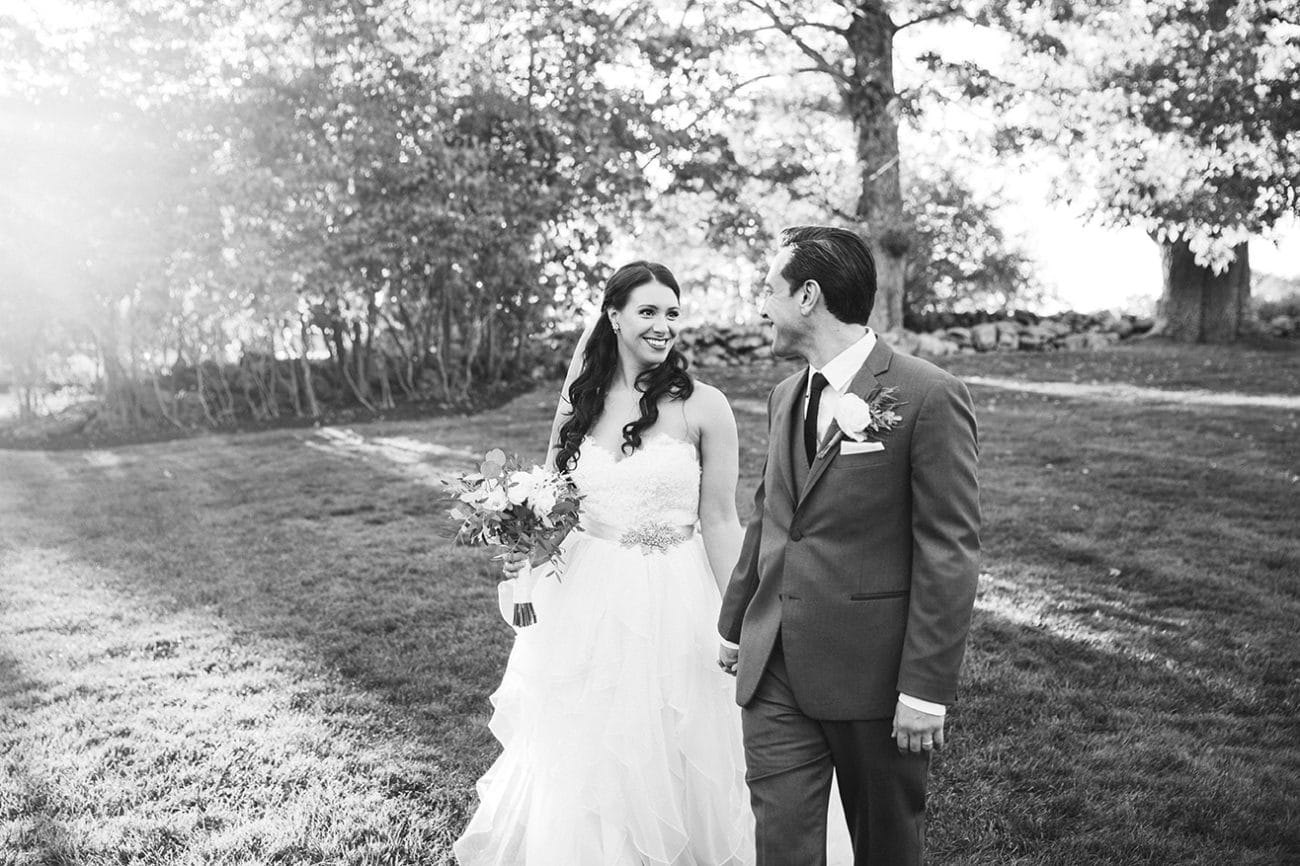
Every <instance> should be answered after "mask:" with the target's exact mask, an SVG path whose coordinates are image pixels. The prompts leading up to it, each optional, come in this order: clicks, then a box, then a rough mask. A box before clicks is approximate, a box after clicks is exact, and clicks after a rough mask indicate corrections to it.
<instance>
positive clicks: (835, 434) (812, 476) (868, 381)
mask: <svg viewBox="0 0 1300 866" xmlns="http://www.w3.org/2000/svg"><path fill="white" fill-rule="evenodd" d="M893 359H894V350H893V349H891V348H889V346H888V345H887V344H886V343H885V341H884V340H882V339H880V338H879V337H877V339H876V346H875V348H874V349H872V350H871V354H870V355H868V356H867V360H866V362H865V363H864V364H863V365H862V367H861V368H860V369H859V370H858V372H857V375H855V376H854V377H853V381H852V382H850V383H849V388H848V391H847V392H846V393H848V394H856V395H858V396H859V397H861V398H862V399H863V400H865V399H867V397H868V396H869V395H870V394H871V392H873V391H875V390H876V389H877V388H879V387H880V380H879V379H878V378H876V377H877V376H879V375H881V374H882V373H884V372H885V371H887V370H888V369H889V364H890V362H891V361H893ZM843 438H844V431H842V430H840V425H839V424H836V423H835V422H834V421H831V426H830V429H828V430H827V431H826V438H825V439H824V440H823V441H822V444H821V446H820V447H819V448H818V449H817V454H816V456H815V457H813V464H812V468H811V469H810V470H809V471H808V478H807V479H805V481H804V483H803V489H802V490H800V491H799V499H798V501H799V502H803V501H804V500H805V499H807V498H808V494H809V493H811V492H812V489H813V487H814V486H815V485H816V484H817V480H818V479H819V478H821V477H822V474H823V473H824V472H825V471H826V467H827V466H829V465H830V462H831V460H832V459H834V457H835V453H836V449H837V448H838V446H839V443H840V440H841V439H843Z"/></svg>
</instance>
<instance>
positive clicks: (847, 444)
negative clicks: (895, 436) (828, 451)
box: [840, 439, 885, 454]
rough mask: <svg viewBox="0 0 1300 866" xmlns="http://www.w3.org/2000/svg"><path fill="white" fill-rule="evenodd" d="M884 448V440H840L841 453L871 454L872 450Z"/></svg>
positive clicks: (882, 449)
mask: <svg viewBox="0 0 1300 866" xmlns="http://www.w3.org/2000/svg"><path fill="white" fill-rule="evenodd" d="M884 450H885V443H884V442H854V441H853V440H851V439H845V440H844V441H842V442H840V453H841V454H870V453H871V452H872V451H884Z"/></svg>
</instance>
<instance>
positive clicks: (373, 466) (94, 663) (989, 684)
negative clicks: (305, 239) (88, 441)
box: [0, 343, 1300, 866]
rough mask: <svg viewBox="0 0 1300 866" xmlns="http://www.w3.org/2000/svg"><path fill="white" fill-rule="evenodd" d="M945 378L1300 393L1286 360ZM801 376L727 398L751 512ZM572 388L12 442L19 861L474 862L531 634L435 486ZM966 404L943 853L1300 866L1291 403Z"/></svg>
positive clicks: (6, 823) (1115, 360)
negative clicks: (961, 598)
mask: <svg viewBox="0 0 1300 866" xmlns="http://www.w3.org/2000/svg"><path fill="white" fill-rule="evenodd" d="M1207 360H1209V361H1210V362H1211V363H1210V364H1206V363H1205V362H1206V361H1207ZM950 366H951V367H952V368H953V369H954V370H956V371H957V372H959V373H961V374H964V375H970V376H987V377H998V378H1016V379H1022V380H1040V381H1041V380H1047V381H1063V382H1088V383H1093V382H1100V383H1108V382H1113V383H1117V384H1138V385H1142V386H1143V387H1152V388H1165V387H1173V388H1201V389H1211V390H1220V391H1234V392H1242V393H1249V394H1290V395H1295V396H1300V353H1298V352H1295V351H1271V352H1270V351H1256V350H1249V349H1234V350H1210V351H1208V352H1206V351H1203V350H1195V349H1187V348H1181V347H1171V346H1167V345H1163V344H1158V343H1154V344H1146V345H1136V346H1125V347H1122V348H1118V349H1114V350H1111V351H1107V352H1097V353H1077V354H1076V353H1068V354H1067V353H1062V354H1058V355H1048V356H1034V355H1005V356H991V357H990V356H979V357H962V358H958V359H954V360H952V361H951V362H950ZM790 369H791V368H789V367H772V368H763V369H761V370H758V371H739V370H726V371H719V372H713V371H706V372H705V373H704V374H703V378H705V379H706V380H711V381H714V382H715V383H717V384H719V385H721V386H722V387H724V389H725V390H726V391H727V392H728V394H729V395H731V397H732V399H733V403H734V405H735V406H736V409H737V418H738V420H739V422H740V426H741V432H742V449H743V454H742V472H743V478H742V482H741V489H740V491H739V493H738V498H739V501H740V503H741V512H742V514H745V513H747V512H748V510H749V501H750V497H751V495H752V492H753V488H754V485H755V482H756V475H757V473H758V471H759V468H760V467H761V464H762V459H763V449H764V439H765V435H766V429H765V421H764V418H763V414H762V411H763V403H764V398H765V396H766V393H767V390H768V388H770V386H771V384H772V383H773V382H775V381H776V380H778V379H779V378H780V377H781V376H783V375H784V374H785V373H787V372H788V371H789V370H790ZM1162 370H1164V371H1167V372H1168V376H1166V377H1163V378H1162V376H1161V371H1162ZM1197 370H1201V371H1203V372H1204V375H1203V376H1199V377H1198V376H1197V375H1196V371H1197ZM1265 379H1266V380H1267V381H1266V382H1264V380H1265ZM1262 383H1263V384H1262ZM552 390H553V388H543V389H541V390H539V391H538V392H536V393H533V394H529V395H526V396H524V397H521V398H518V399H516V400H515V401H513V402H512V403H511V404H509V405H507V406H505V407H502V408H501V409H498V410H494V411H492V412H489V413H485V414H483V415H480V416H478V417H474V418H460V419H456V418H448V419H438V420H431V421H426V422H402V423H392V424H374V425H358V426H355V427H352V428H349V429H347V430H337V429H335V430H329V429H326V430H318V431H314V430H300V431H292V432H288V431H286V432H273V433H264V434H256V435H248V436H239V437H210V438H205V439H200V440H189V441H182V442H173V443H163V444H155V445H146V446H135V447H129V448H121V449H117V450H114V451H110V452H103V451H100V452H60V453H17V452H5V453H0V863H4V864H10V863H13V864H27V863H31V864H36V863H40V864H47V863H48V864H74V863H75V864H108V863H114V864H118V863H358V864H359V863H375V864H380V863H383V864H389V863H430V864H434V863H449V862H451V858H450V843H451V840H452V839H454V838H455V836H456V834H457V833H458V832H459V830H460V828H461V827H462V826H463V824H464V822H465V820H466V819H467V817H468V814H469V812H470V810H471V809H472V808H473V803H474V792H473V784H474V781H475V779H476V778H477V777H478V776H479V775H480V774H481V773H482V772H483V770H484V769H486V767H487V765H488V764H489V763H490V762H491V760H492V758H493V757H494V755H495V752H496V744H495V742H494V741H493V739H492V737H491V734H490V733H489V732H488V731H487V729H486V721H487V718H488V713H489V711H490V706H489V704H488V700H487V696H488V695H489V694H490V693H491V691H492V690H493V689H494V688H495V686H496V683H497V680H498V678H499V676H500V671H501V668H502V665H503V663H504V660H505V656H506V654H507V653H508V651H509V645H510V637H511V635H510V631H509V629H508V628H507V627H506V626H505V625H504V623H502V621H501V620H500V617H499V615H498V614H497V613H496V610H495V586H494V574H495V568H494V566H493V564H492V563H491V562H489V561H488V559H487V555H486V553H485V552H484V551H481V550H466V549H462V548H453V547H450V546H449V545H448V543H447V541H446V540H445V539H444V538H442V537H441V535H440V531H441V529H442V528H443V527H444V525H445V518H444V511H443V507H442V505H441V503H440V496H441V491H440V489H439V487H438V485H437V478H438V477H439V475H440V474H441V473H444V472H447V471H453V470H457V469H463V468H466V467H468V466H469V465H470V461H471V458H472V455H473V454H475V453H481V452H482V451H483V450H485V449H486V448H488V447H492V446H497V445H500V446H504V447H506V448H508V449H512V450H518V451H520V452H522V453H524V454H525V455H529V456H533V457H536V456H538V454H539V452H540V449H541V445H542V440H543V438H544V437H545V435H546V431H547V428H548V425H549V417H550V413H551V411H552V408H553V398H552V396H551V393H550V392H551V391H552ZM973 393H974V397H975V400H976V404H977V411H978V413H979V419H980V425H981V438H982V446H983V447H982V456H981V480H982V489H983V508H984V517H985V530H984V534H983V537H984V545H985V555H984V567H983V571H984V572H985V574H984V576H983V577H982V579H981V587H980V596H979V600H978V604H977V610H976V615H975V626H974V631H973V635H972V639H971V647H970V652H969V654H968V661H967V667H966V672H965V677H964V681H965V686H964V690H963V694H962V699H961V701H960V702H959V703H958V704H957V705H956V706H955V707H954V708H953V711H952V715H951V722H950V739H951V746H950V748H949V749H948V750H946V751H945V752H944V753H943V754H942V756H940V757H939V758H938V759H937V760H936V762H935V764H934V771H933V773H932V782H931V792H932V794H931V801H930V802H931V819H930V825H929V827H930V829H929V841H930V862H931V863H933V864H953V866H955V864H988V866H992V864H1061V866H1066V864H1092V863H1095V864H1184V863H1192V864H1222V863H1225V862H1231V863H1233V864H1286V863H1294V862H1300V814H1298V812H1300V753H1298V752H1297V749H1296V743H1297V742H1300V721H1298V719H1300V715H1298V714H1300V648H1298V647H1297V636H1298V635H1300V532H1298V531H1297V530H1300V519H1298V518H1300V507H1298V505H1300V502H1298V500H1300V411H1297V410H1296V409H1293V408H1277V407H1271V408H1269V407H1254V406H1249V405H1245V406H1235V407H1232V408H1223V407H1215V406H1211V405H1206V404H1205V403H1197V402H1188V403H1177V402H1168V403H1165V402H1161V403H1148V402H1142V401H1135V400H1132V399H1116V400H1109V399H1106V398H1105V397H1104V396H1101V397H1099V396H1098V395H1097V394H1096V392H1091V395H1090V396H1089V397H1088V398H1087V399H1075V398H1069V397H1060V396H1044V395H1041V394H1037V393H1030V392H1019V391H1016V390H1013V389H1008V388H997V389H995V388H992V387H981V386H976V387H975V388H973Z"/></svg>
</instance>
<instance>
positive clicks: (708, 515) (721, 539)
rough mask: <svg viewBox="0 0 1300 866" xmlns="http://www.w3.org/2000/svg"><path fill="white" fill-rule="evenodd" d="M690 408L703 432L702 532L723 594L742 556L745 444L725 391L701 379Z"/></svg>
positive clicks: (714, 576)
mask: <svg viewBox="0 0 1300 866" xmlns="http://www.w3.org/2000/svg"><path fill="white" fill-rule="evenodd" d="M687 408H688V414H687V417H688V418H689V419H690V420H691V421H692V422H693V426H696V428H697V429H698V430H699V431H700V466H701V476H700V532H701V534H702V535H703V537H704V552H705V554H706V555H707V556H708V558H709V567H710V568H711V569H712V570H713V579H714V580H715V581H717V584H718V592H719V593H721V592H722V591H723V590H724V589H726V586H727V581H729V580H730V579H731V571H732V569H734V568H735V567H736V560H737V559H739V558H740V542H741V529H740V519H739V517H738V516H737V515H736V482H737V480H738V478H739V476H740V444H739V436H738V434H737V433H736V417H735V416H734V415H733V414H732V412H731V406H730V404H728V403H727V398H726V397H725V396H724V395H723V393H722V392H721V391H719V390H718V389H717V388H714V387H712V386H709V385H703V384H698V383H697V385H696V389H695V393H694V394H693V395H691V399H690V401H689V403H688V404H687Z"/></svg>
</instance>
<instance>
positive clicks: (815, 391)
mask: <svg viewBox="0 0 1300 866" xmlns="http://www.w3.org/2000/svg"><path fill="white" fill-rule="evenodd" d="M829 384H830V383H829V382H827V381H826V377H825V376H823V375H822V374H821V373H813V377H812V384H811V385H810V386H809V391H808V414H807V415H805V416H804V421H803V450H804V453H805V454H807V455H808V465H809V466H811V465H812V462H813V457H815V456H816V455H817V410H818V408H819V407H820V406H821V402H822V391H824V390H826V386H827V385H829Z"/></svg>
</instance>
